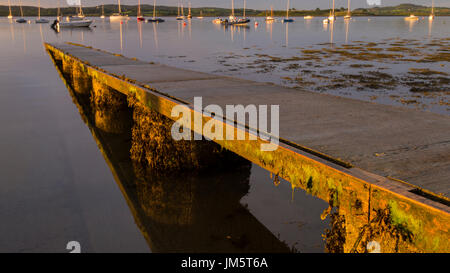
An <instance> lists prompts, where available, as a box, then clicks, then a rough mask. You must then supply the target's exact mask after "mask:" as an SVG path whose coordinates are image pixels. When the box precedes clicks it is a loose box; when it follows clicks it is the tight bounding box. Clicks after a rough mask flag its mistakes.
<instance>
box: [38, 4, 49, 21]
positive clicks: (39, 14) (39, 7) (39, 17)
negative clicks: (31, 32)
mask: <svg viewBox="0 0 450 273" xmlns="http://www.w3.org/2000/svg"><path fill="white" fill-rule="evenodd" d="M35 22H36V24H46V23H48V20H47V19H44V18H41V0H38V18H37V19H36V21H35Z"/></svg>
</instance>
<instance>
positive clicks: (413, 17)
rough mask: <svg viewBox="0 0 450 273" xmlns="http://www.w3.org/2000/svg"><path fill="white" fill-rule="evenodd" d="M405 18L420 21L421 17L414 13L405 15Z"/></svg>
mask: <svg viewBox="0 0 450 273" xmlns="http://www.w3.org/2000/svg"><path fill="white" fill-rule="evenodd" d="M405 20H406V21H418V20H419V17H417V16H415V15H414V14H411V15H410V16H408V17H405Z"/></svg>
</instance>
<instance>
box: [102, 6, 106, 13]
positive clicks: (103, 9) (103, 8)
mask: <svg viewBox="0 0 450 273" xmlns="http://www.w3.org/2000/svg"><path fill="white" fill-rule="evenodd" d="M102 16H105V7H104V5H102Z"/></svg>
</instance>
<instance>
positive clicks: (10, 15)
mask: <svg viewBox="0 0 450 273" xmlns="http://www.w3.org/2000/svg"><path fill="white" fill-rule="evenodd" d="M8 7H9V15H8V19H12V18H13V16H12V12H11V0H8Z"/></svg>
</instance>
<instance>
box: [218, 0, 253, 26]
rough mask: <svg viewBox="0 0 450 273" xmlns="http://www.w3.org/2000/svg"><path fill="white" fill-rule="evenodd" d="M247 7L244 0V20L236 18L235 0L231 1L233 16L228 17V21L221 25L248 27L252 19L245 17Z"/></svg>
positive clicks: (223, 21)
mask: <svg viewBox="0 0 450 273" xmlns="http://www.w3.org/2000/svg"><path fill="white" fill-rule="evenodd" d="M245 6H246V1H245V0H244V13H243V15H242V18H240V19H239V18H237V17H236V16H234V0H231V15H230V16H229V17H228V19H225V20H222V21H221V23H222V24H223V25H227V26H228V25H236V26H244V25H247V24H248V23H249V22H250V19H248V18H246V17H245Z"/></svg>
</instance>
